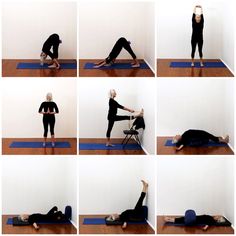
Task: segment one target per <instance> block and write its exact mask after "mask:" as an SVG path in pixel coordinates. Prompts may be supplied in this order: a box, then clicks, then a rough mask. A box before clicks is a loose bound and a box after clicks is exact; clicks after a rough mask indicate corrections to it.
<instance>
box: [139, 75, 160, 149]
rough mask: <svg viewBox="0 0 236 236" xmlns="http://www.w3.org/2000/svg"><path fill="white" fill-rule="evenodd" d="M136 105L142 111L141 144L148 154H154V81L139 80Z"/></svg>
mask: <svg viewBox="0 0 236 236" xmlns="http://www.w3.org/2000/svg"><path fill="white" fill-rule="evenodd" d="M137 85H138V88H137V94H136V96H137V104H138V107H142V108H143V109H144V121H145V130H144V131H143V132H142V136H141V143H142V146H143V147H144V148H145V150H147V152H148V153H150V154H154V153H155V137H156V136H155V135H156V134H155V107H156V104H155V101H156V94H155V81H153V80H147V79H144V80H141V79H140V81H139V83H137Z"/></svg>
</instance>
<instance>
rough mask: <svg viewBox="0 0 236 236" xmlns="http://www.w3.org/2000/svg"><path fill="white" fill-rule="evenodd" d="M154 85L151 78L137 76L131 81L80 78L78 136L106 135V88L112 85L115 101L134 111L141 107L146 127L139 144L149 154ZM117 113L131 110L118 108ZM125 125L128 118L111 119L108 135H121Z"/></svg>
mask: <svg viewBox="0 0 236 236" xmlns="http://www.w3.org/2000/svg"><path fill="white" fill-rule="evenodd" d="M91 85H93V86H91ZM154 87H155V86H154V82H152V81H148V80H146V79H141V78H138V79H135V81H134V80H133V79H127V78H126V79H123V78H119V80H116V79H109V80H107V79H105V78H104V79H103V78H102V79H89V80H84V79H83V81H82V82H81V83H80V84H79V107H80V111H79V136H80V138H106V130H107V125H108V121H107V114H108V109H109V105H108V102H109V97H108V92H109V90H110V89H112V88H114V89H115V90H116V92H117V97H116V101H117V102H118V103H120V104H121V105H123V106H125V107H128V108H130V109H134V110H135V111H140V110H141V108H143V109H144V120H145V124H146V128H145V130H144V131H143V133H142V145H143V147H144V149H145V150H146V151H147V152H148V153H151V154H153V153H154V152H155V133H154V132H155V128H154V124H155V118H154V114H155V113H154V109H155V98H154V97H155V95H154V94H155V91H154ZM117 114H118V115H132V113H129V112H127V111H123V110H120V109H119V110H118V113H117ZM136 114H137V113H136ZM131 124H132V122H131ZM125 129H129V121H117V122H115V125H114V127H113V129H112V133H111V138H123V137H124V134H123V130H125ZM140 132H142V130H140Z"/></svg>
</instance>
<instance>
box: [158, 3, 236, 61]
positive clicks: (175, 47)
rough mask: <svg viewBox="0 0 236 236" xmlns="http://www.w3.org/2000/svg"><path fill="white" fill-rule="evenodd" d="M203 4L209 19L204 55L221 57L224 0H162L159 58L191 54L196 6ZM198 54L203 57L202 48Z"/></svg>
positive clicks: (180, 56)
mask: <svg viewBox="0 0 236 236" xmlns="http://www.w3.org/2000/svg"><path fill="white" fill-rule="evenodd" d="M223 2H224V3H225V1H223ZM199 4H200V5H202V6H203V14H204V19H205V23H204V31H203V35H204V36H203V37H204V46H203V57H204V58H212V59H217V58H220V57H221V47H222V44H221V37H222V30H221V24H220V21H221V20H222V19H221V18H220V17H219V16H220V13H221V3H220V1H217V0H216V1H212V0H204V1H203V0H200V1H196V0H180V1H172V0H161V1H159V2H158V5H157V58H190V57H191V35H192V14H193V8H194V6H195V5H199ZM226 14H227V13H226ZM230 28H231V27H230ZM229 50H232V49H229ZM231 54H233V50H232V51H231ZM195 56H196V58H199V55H198V51H196V54H195Z"/></svg>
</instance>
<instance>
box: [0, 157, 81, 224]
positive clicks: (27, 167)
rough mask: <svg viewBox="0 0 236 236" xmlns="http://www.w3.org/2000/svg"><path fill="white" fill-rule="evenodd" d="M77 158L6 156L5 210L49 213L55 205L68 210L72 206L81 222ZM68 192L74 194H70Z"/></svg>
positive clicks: (8, 211)
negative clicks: (77, 191) (78, 200)
mask: <svg viewBox="0 0 236 236" xmlns="http://www.w3.org/2000/svg"><path fill="white" fill-rule="evenodd" d="M75 163H76V160H75V159H74V158H70V157H66V158H52V159H51V158H48V160H47V163H45V160H44V158H42V157H34V158H32V157H26V156H25V157H21V158H17V157H12V158H10V159H8V158H4V159H3V160H2V164H3V165H2V213H3V214H23V213H25V214H26V213H28V214H32V213H38V212H39V213H45V214H46V213H47V212H48V211H49V210H50V209H51V208H52V207H53V206H55V205H56V206H58V208H59V209H61V210H62V212H64V209H65V206H66V205H71V206H72V211H73V215H72V221H73V223H74V224H75V225H77V197H76V193H75V192H76V186H77V183H76V178H75V173H76V164H75ZM68 196H70V197H69V198H68Z"/></svg>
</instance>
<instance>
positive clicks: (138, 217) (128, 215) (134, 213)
mask: <svg viewBox="0 0 236 236" xmlns="http://www.w3.org/2000/svg"><path fill="white" fill-rule="evenodd" d="M141 182H142V184H143V189H142V192H141V195H140V197H139V199H138V202H137V203H136V206H135V208H134V209H129V210H126V211H123V212H122V213H121V214H112V215H110V216H108V218H107V220H110V221H115V220H120V221H121V222H122V228H123V229H125V228H126V227H127V224H128V222H142V221H145V220H146V219H145V216H144V214H143V208H142V207H143V200H144V198H145V196H146V194H147V190H148V183H146V182H145V181H144V180H141Z"/></svg>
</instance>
